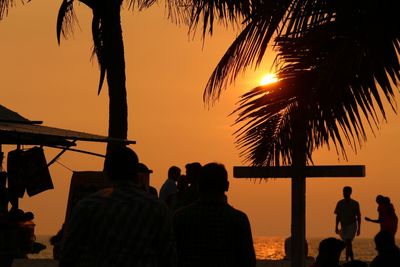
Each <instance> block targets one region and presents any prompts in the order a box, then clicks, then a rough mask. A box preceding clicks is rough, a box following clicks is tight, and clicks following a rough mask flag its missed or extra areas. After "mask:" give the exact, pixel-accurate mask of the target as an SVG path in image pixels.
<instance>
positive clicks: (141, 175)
mask: <svg viewBox="0 0 400 267" xmlns="http://www.w3.org/2000/svg"><path fill="white" fill-rule="evenodd" d="M150 173H153V171H152V170H150V169H149V168H147V166H146V165H145V164H143V163H139V164H138V174H137V178H138V179H137V180H138V184H139V186H141V187H144V188H145V189H147V188H148V187H149V185H150Z"/></svg>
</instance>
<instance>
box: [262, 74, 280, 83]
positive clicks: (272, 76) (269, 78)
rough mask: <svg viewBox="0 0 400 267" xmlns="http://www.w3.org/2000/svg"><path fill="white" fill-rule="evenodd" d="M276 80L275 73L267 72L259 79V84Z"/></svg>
mask: <svg viewBox="0 0 400 267" xmlns="http://www.w3.org/2000/svg"><path fill="white" fill-rule="evenodd" d="M277 81H278V78H277V77H276V75H275V74H274V73H268V74H265V75H264V76H263V77H262V78H261V80H260V85H261V86H262V85H267V84H271V83H276V82H277Z"/></svg>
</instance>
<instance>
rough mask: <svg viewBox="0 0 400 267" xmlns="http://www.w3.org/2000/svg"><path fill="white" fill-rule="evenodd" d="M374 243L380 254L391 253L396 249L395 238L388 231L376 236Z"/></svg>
mask: <svg viewBox="0 0 400 267" xmlns="http://www.w3.org/2000/svg"><path fill="white" fill-rule="evenodd" d="M374 241H375V249H376V250H377V251H378V253H382V252H385V251H390V250H392V249H393V248H394V247H396V243H395V240H394V236H393V235H392V234H391V233H389V232H388V231H380V232H379V233H378V234H376V236H375V238H374Z"/></svg>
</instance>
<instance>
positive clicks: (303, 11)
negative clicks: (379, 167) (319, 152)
mask: <svg viewBox="0 0 400 267" xmlns="http://www.w3.org/2000/svg"><path fill="white" fill-rule="evenodd" d="M195 2H203V3H204V2H210V1H195ZM215 2H218V3H219V5H220V6H221V3H222V2H226V3H227V5H228V4H229V5H230V8H229V9H228V10H229V11H230V13H229V14H232V15H234V17H235V18H238V17H239V16H236V15H235V14H240V16H241V17H243V30H242V31H241V33H240V34H239V35H238V37H237V39H236V40H235V41H234V42H233V44H232V45H231V46H230V47H229V49H228V50H227V52H226V53H225V55H224V56H223V58H222V59H221V61H220V63H219V64H218V65H217V67H216V68H215V70H214V72H213V74H212V75H211V78H210V80H209V82H208V84H207V86H206V89H205V94H204V96H205V99H206V101H211V102H212V101H215V100H217V99H218V98H219V96H220V94H221V91H222V89H224V88H225V87H226V86H227V85H229V83H230V81H232V80H234V79H235V78H236V76H237V75H238V74H239V73H240V72H241V71H244V70H245V69H246V68H247V67H249V66H252V65H256V66H257V65H259V64H260V63H261V61H262V59H263V58H264V56H265V53H266V51H267V48H268V46H269V45H271V43H272V44H273V45H274V49H275V50H276V53H277V56H276V60H275V62H274V64H275V67H276V74H277V77H278V78H279V80H280V81H279V82H278V83H275V84H271V85H267V86H260V87H256V88H254V89H252V90H250V91H249V92H248V93H246V94H244V95H243V96H242V98H241V100H240V101H239V107H238V108H237V109H236V110H235V111H234V113H235V114H237V115H238V118H237V120H236V123H237V125H239V129H238V130H237V131H236V135H237V144H238V146H239V147H240V148H241V149H242V150H241V152H242V155H244V156H245V158H246V160H248V161H250V162H251V163H252V164H253V165H258V166H265V165H267V166H271V165H280V164H281V162H283V163H284V164H291V163H293V155H294V154H295V150H296V149H298V142H295V141H294V140H295V139H296V136H301V135H303V136H304V140H302V141H301V142H304V143H305V146H306V147H305V149H304V151H303V153H304V154H305V155H304V156H305V157H307V159H308V161H309V162H310V161H312V158H311V155H312V152H313V151H314V150H315V149H316V148H318V147H320V146H321V145H327V146H329V144H334V146H335V148H336V150H337V152H338V153H339V152H341V153H342V155H343V156H344V158H346V154H345V146H346V145H350V147H352V148H353V149H357V147H358V146H359V145H361V144H362V143H363V141H365V140H366V131H365V128H364V124H366V123H368V124H369V126H370V127H371V129H375V128H377V126H378V125H379V123H380V121H381V120H382V119H384V120H385V119H386V116H385V108H384V106H385V105H384V103H383V100H382V98H384V99H386V100H385V101H387V102H388V103H389V105H390V106H391V107H392V108H393V109H394V110H396V103H395V91H396V90H398V87H397V86H398V81H399V78H400V65H399V57H398V56H399V52H400V46H399V37H400V21H399V19H398V16H397V12H398V10H399V9H398V7H399V3H398V1H396V0H388V1H375V0H371V1H362V0H350V1H349V0H334V1H333V0H282V1H274V0H264V1H262V0H261V1H256V0H254V1H215ZM245 2H246V3H247V4H248V6H243V4H244V3H245ZM235 4H236V5H235ZM224 10H227V9H221V8H220V7H219V6H216V7H215V8H214V10H213V11H214V13H213V12H212V11H209V9H208V11H207V12H206V11H204V9H203V12H204V14H203V18H204V21H203V26H204V28H203V29H204V30H205V27H206V26H207V23H208V25H209V24H210V23H211V22H212V20H213V19H212V17H213V16H214V17H217V18H218V17H223V18H225V19H226V18H229V16H226V15H225V13H224ZM192 14H197V15H196V16H192V17H191V18H192V20H191V23H192V24H196V23H198V18H199V15H198V14H199V10H197V11H196V12H192ZM211 29H212V28H210V30H211ZM203 32H204V31H203ZM304 133H305V134H304ZM296 145H297V146H296Z"/></svg>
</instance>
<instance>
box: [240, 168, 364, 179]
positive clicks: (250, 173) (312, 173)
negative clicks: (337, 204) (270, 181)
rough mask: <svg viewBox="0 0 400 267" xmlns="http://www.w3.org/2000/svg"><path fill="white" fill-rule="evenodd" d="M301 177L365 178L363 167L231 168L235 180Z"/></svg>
mask: <svg viewBox="0 0 400 267" xmlns="http://www.w3.org/2000/svg"><path fill="white" fill-rule="evenodd" d="M299 174H300V175H302V176H303V177H307V178H310V177H365V165H326V166H306V167H302V168H295V167H293V166H282V167H247V166H235V167H233V177H235V178H292V177H295V176H296V175H299Z"/></svg>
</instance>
